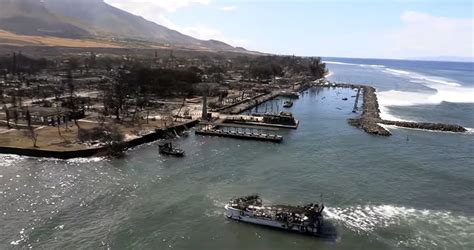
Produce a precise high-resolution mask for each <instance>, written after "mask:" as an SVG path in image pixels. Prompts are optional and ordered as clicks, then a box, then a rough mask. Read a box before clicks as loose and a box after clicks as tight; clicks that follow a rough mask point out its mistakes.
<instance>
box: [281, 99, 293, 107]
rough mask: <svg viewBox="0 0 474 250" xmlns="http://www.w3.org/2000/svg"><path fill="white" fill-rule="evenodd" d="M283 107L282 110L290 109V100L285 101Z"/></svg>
mask: <svg viewBox="0 0 474 250" xmlns="http://www.w3.org/2000/svg"><path fill="white" fill-rule="evenodd" d="M283 107H284V108H291V107H293V102H292V101H290V100H288V101H285V102H284V103H283Z"/></svg>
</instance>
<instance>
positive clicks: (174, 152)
mask: <svg viewBox="0 0 474 250" xmlns="http://www.w3.org/2000/svg"><path fill="white" fill-rule="evenodd" d="M158 150H159V152H160V154H163V155H171V156H176V157H183V156H184V151H183V150H182V149H179V148H173V144H172V143H171V142H165V143H162V144H160V145H158Z"/></svg>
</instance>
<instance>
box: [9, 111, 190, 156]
mask: <svg viewBox="0 0 474 250" xmlns="http://www.w3.org/2000/svg"><path fill="white" fill-rule="evenodd" d="M198 123H199V120H192V121H189V122H186V123H182V124H179V125H176V126H172V127H169V128H166V129H156V130H155V132H153V133H150V134H147V135H143V136H141V137H139V138H135V139H132V140H130V141H126V142H124V144H125V145H124V147H125V148H127V149H129V148H133V147H136V146H139V145H141V144H145V143H149V142H153V141H156V140H159V139H162V138H163V137H164V136H165V135H166V134H167V133H168V132H174V131H176V132H181V131H184V130H187V129H189V128H192V127H194V126H195V125H196V124H198ZM107 152H108V148H107V147H97V148H90V149H83V150H74V151H52V150H42V149H34V148H13V147H0V154H15V155H23V156H30V157H44V158H56V159H64V160H65V159H73V158H85V157H92V156H97V155H104V154H106V153H107Z"/></svg>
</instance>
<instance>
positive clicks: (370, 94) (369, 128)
mask: <svg viewBox="0 0 474 250" xmlns="http://www.w3.org/2000/svg"><path fill="white" fill-rule="evenodd" d="M316 86H317V87H336V88H352V89H359V90H358V93H357V97H356V101H355V102H356V103H355V104H354V110H353V112H357V102H358V99H359V94H360V91H362V94H363V111H362V114H361V116H360V117H357V118H351V119H349V120H348V122H349V124H350V125H352V126H354V127H357V128H360V129H362V130H364V131H365V132H367V133H369V134H373V135H380V136H390V135H391V133H390V131H388V130H387V129H386V128H384V127H383V125H393V126H397V127H403V128H411V129H423V130H430V131H442V132H455V133H463V132H466V131H467V129H466V128H464V127H462V126H460V125H457V124H446V123H432V122H407V121H391V120H384V119H382V118H381V117H380V109H379V103H378V100H377V95H376V89H375V88H374V87H372V86H367V85H359V84H345V83H333V84H323V85H316Z"/></svg>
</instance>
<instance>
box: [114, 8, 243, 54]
mask: <svg viewBox="0 0 474 250" xmlns="http://www.w3.org/2000/svg"><path fill="white" fill-rule="evenodd" d="M105 1H106V2H107V3H108V4H110V5H112V6H115V7H117V8H119V9H123V10H126V11H129V12H131V13H133V14H135V15H138V16H142V17H144V18H146V19H148V20H150V21H153V22H156V23H158V24H161V25H163V26H165V27H167V28H170V29H173V30H176V31H178V32H181V33H183V34H186V35H189V36H192V37H195V38H198V39H201V40H210V39H214V40H219V41H222V42H225V43H228V44H231V45H233V46H242V47H243V46H247V45H248V41H247V40H245V39H232V38H229V37H227V36H226V35H224V33H223V32H222V31H220V30H218V29H215V28H212V27H209V26H206V25H202V24H193V25H190V26H184V25H183V26H180V25H177V24H175V23H174V22H173V21H171V20H170V19H169V18H168V17H167V14H169V13H172V12H176V11H178V9H180V8H184V7H189V6H191V5H209V4H210V3H211V0H105ZM235 9H236V6H224V7H222V8H219V10H222V11H232V10H235Z"/></svg>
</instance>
